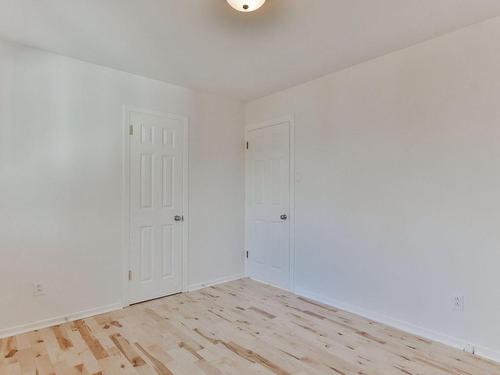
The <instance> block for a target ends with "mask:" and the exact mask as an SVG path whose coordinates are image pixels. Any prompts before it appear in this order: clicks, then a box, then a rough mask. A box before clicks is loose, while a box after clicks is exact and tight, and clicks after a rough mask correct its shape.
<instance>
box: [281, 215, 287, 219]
mask: <svg viewBox="0 0 500 375" xmlns="http://www.w3.org/2000/svg"><path fill="white" fill-rule="evenodd" d="M280 219H281V220H286V219H288V216H286V214H283V215H281V216H280Z"/></svg>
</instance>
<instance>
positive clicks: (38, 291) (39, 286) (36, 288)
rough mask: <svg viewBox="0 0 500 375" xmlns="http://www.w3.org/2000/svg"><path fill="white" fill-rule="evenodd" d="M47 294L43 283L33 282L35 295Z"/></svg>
mask: <svg viewBox="0 0 500 375" xmlns="http://www.w3.org/2000/svg"><path fill="white" fill-rule="evenodd" d="M43 294H45V289H44V287H43V284H42V283H33V296H34V297H37V296H41V295H43Z"/></svg>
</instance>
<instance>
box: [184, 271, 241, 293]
mask: <svg viewBox="0 0 500 375" xmlns="http://www.w3.org/2000/svg"><path fill="white" fill-rule="evenodd" d="M244 277H246V276H245V274H244V273H239V274H237V275H232V276H224V277H219V278H216V279H213V280H210V281H205V282H203V283H198V284H192V285H190V286H188V287H187V290H186V291H187V292H193V291H195V290H198V289H203V288H208V287H210V286H214V285H217V284H222V283H227V282H229V281H234V280H239V279H242V278H244Z"/></svg>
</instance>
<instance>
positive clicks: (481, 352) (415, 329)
mask: <svg viewBox="0 0 500 375" xmlns="http://www.w3.org/2000/svg"><path fill="white" fill-rule="evenodd" d="M295 294H297V295H299V296H302V297H305V298H308V299H311V300H314V301H317V302H321V303H324V304H326V305H330V306H332V307H336V308H339V309H341V310H345V311H348V312H350V313H353V314H356V315H360V316H362V317H365V318H368V319H371V320H373V321H376V322H379V323H382V324H385V325H387V326H391V327H394V328H397V329H400V330H402V331H405V332H408V333H411V334H414V335H417V336H420V337H422V338H426V339H429V340H432V341H437V342H439V343H441V344H445V345H448V346H451V347H454V348H457V349H460V350H464V348H466V347H467V346H468V345H471V344H472V345H473V346H474V348H475V354H476V355H478V356H480V357H484V358H487V359H490V360H492V361H496V362H500V351H498V350H494V349H490V348H486V347H484V346H481V345H475V344H474V343H470V342H467V341H465V340H463V339H459V338H456V337H452V336H448V335H446V334H443V333H440V332H436V331H434V330H430V329H427V328H423V327H419V326H416V325H414V324H411V323H407V322H403V321H401V320H399V319H395V318H392V317H390V316H387V315H384V314H380V313H377V312H375V311H371V310H367V309H364V308H362V307H359V306H355V305H352V304H349V303H346V302H342V301H338V300H335V299H332V298H328V297H325V296H322V295H320V294H317V293H314V292H311V291H308V290H305V289H302V288H295Z"/></svg>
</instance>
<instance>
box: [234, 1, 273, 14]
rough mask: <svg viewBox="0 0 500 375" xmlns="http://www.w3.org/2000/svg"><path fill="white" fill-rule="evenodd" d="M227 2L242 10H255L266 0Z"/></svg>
mask: <svg viewBox="0 0 500 375" xmlns="http://www.w3.org/2000/svg"><path fill="white" fill-rule="evenodd" d="M227 2H228V3H229V5H231V6H232V7H233V8H234V9H236V10H239V11H240V12H253V11H254V10H257V9H259V8H260V7H261V6H262V5H264V3H265V2H266V0H227Z"/></svg>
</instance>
